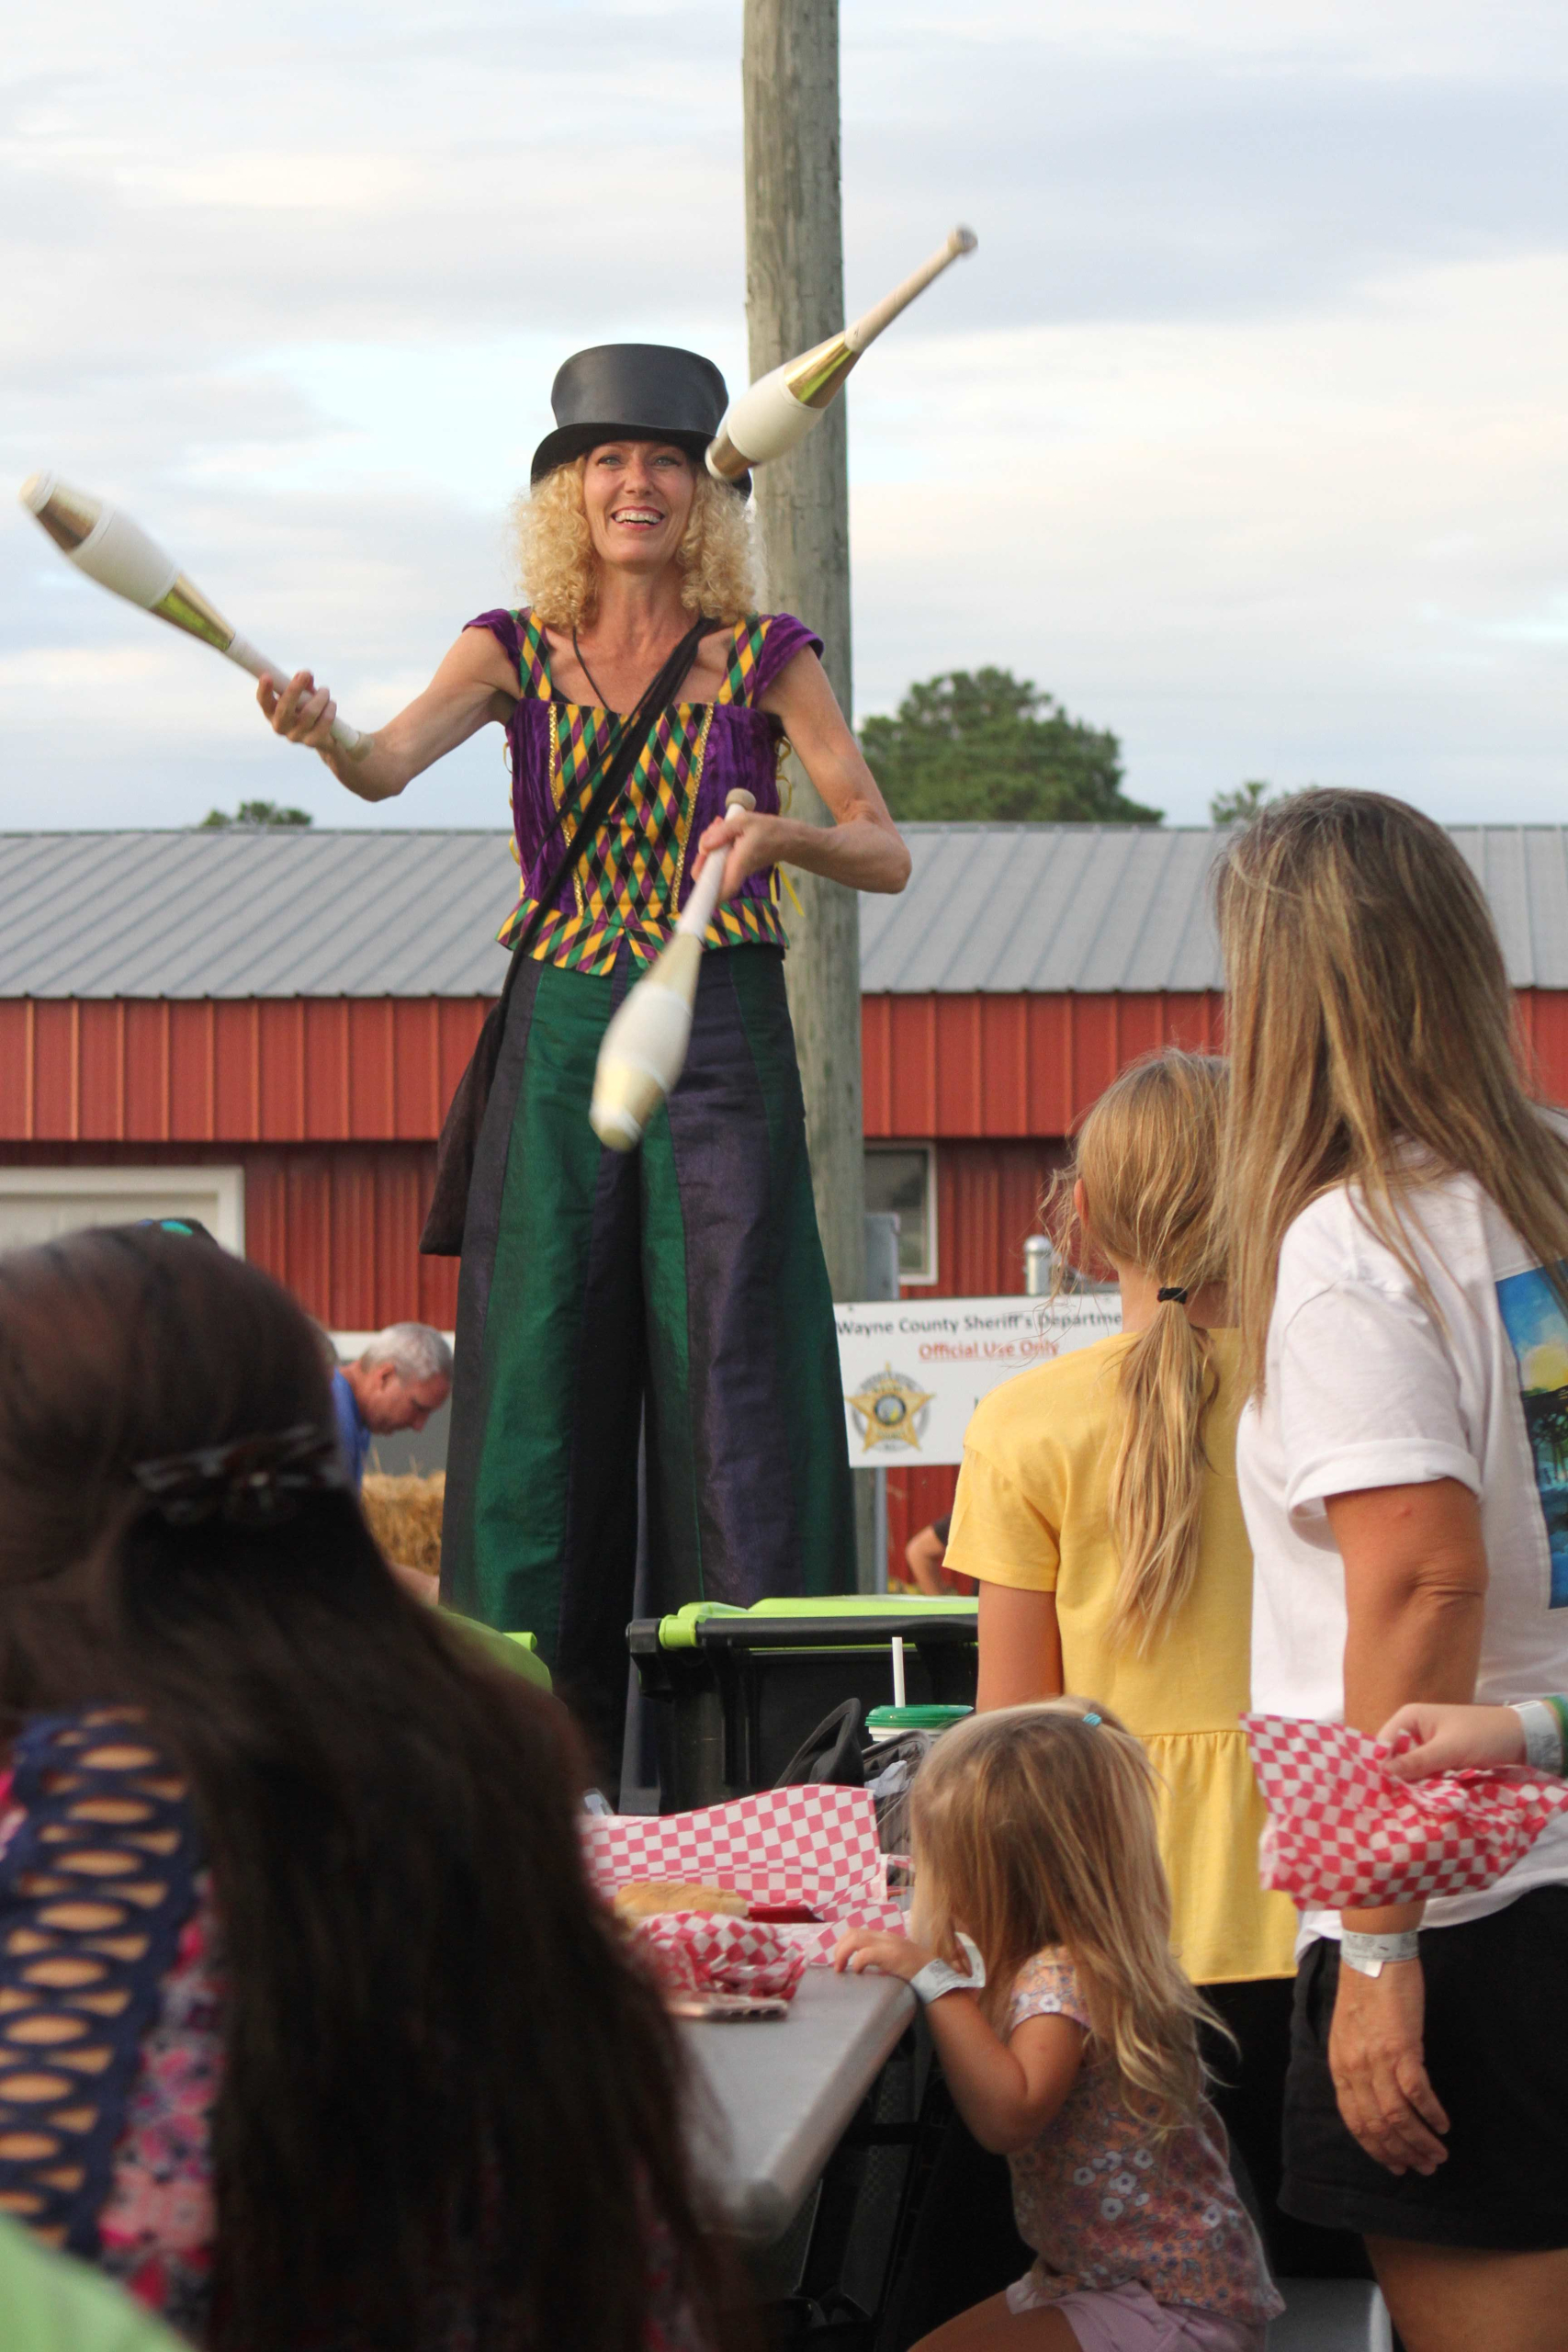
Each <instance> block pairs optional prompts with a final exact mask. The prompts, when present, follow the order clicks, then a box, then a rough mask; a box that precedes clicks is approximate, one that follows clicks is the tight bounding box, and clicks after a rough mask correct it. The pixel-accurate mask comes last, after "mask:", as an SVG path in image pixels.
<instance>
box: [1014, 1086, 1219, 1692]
mask: <svg viewBox="0 0 1568 2352" xmlns="http://www.w3.org/2000/svg"><path fill="white" fill-rule="evenodd" d="M1225 1081H1226V1071H1225V1065H1224V1062H1223V1061H1221V1060H1220V1059H1219V1058H1218V1057H1217V1056H1215V1055H1213V1054H1185V1053H1180V1052H1179V1051H1178V1050H1177V1049H1176V1048H1175V1047H1174V1046H1172V1047H1169V1048H1168V1049H1167V1051H1165V1052H1164V1053H1160V1054H1151V1055H1150V1056H1149V1057H1148V1058H1147V1059H1146V1060H1144V1061H1141V1062H1134V1064H1133V1066H1132V1068H1131V1069H1126V1070H1123V1071H1122V1075H1121V1077H1120V1078H1118V1079H1117V1080H1115V1081H1114V1082H1113V1084H1111V1085H1110V1086H1108V1087H1107V1088H1106V1090H1105V1091H1104V1093H1103V1094H1102V1095H1100V1099H1099V1101H1098V1102H1097V1103H1095V1105H1094V1107H1093V1109H1092V1110H1091V1111H1090V1112H1089V1115H1088V1117H1087V1118H1086V1119H1085V1121H1084V1123H1083V1125H1082V1127H1081V1128H1080V1130H1079V1133H1078V1138H1077V1147H1076V1149H1075V1151H1074V1155H1073V1160H1072V1164H1071V1166H1070V1167H1069V1168H1067V1169H1066V1170H1064V1171H1063V1173H1062V1175H1060V1176H1059V1177H1058V1178H1057V1180H1056V1182H1055V1185H1054V1186H1053V1188H1052V1193H1051V1200H1050V1202H1049V1203H1048V1204H1047V1216H1048V1217H1051V1218H1052V1221H1053V1222H1054V1224H1055V1228H1056V1236H1057V1242H1058V1247H1057V1250H1056V1265H1057V1269H1058V1274H1057V1279H1058V1281H1060V1280H1061V1278H1062V1273H1063V1272H1064V1271H1065V1269H1066V1267H1067V1266H1068V1265H1069V1264H1070V1263H1072V1262H1073V1261H1076V1260H1077V1259H1078V1258H1079V1257H1080V1255H1081V1254H1082V1250H1083V1244H1084V1241H1085V1238H1086V1237H1085V1236H1084V1233H1083V1230H1082V1227H1081V1224H1080V1222H1079V1219H1078V1216H1077V1210H1076V1208H1075V1207H1074V1206H1073V1187H1074V1184H1075V1182H1077V1181H1078V1180H1081V1181H1082V1183H1083V1188H1084V1195H1085V1199H1086V1201H1087V1203H1088V1210H1089V1218H1088V1221H1089V1237H1088V1238H1089V1240H1090V1241H1091V1244H1092V1242H1099V1243H1100V1245H1101V1246H1102V1247H1103V1248H1104V1249H1106V1250H1110V1251H1111V1254H1112V1255H1113V1256H1115V1257H1117V1258H1120V1259H1121V1260H1122V1261H1123V1262H1124V1263H1128V1264H1131V1265H1134V1266H1141V1267H1142V1268H1143V1269H1144V1271H1145V1272H1146V1273H1147V1274H1149V1275H1150V1276H1152V1277H1153V1279H1154V1281H1155V1282H1156V1284H1157V1285H1158V1286H1159V1287H1160V1288H1161V1289H1175V1290H1182V1291H1186V1292H1187V1293H1189V1295H1190V1294H1192V1293H1194V1292H1197V1291H1199V1290H1201V1289H1202V1288H1203V1286H1204V1285H1205V1283H1219V1282H1223V1281H1224V1276H1225V1253H1224V1241H1223V1238H1222V1230H1221V1223H1220V1216H1219V1170H1220V1137H1221V1132H1222V1127H1223V1123H1224V1104H1225ZM1219 1385H1220V1375H1219V1368H1218V1366H1217V1365H1216V1363H1215V1362H1214V1357H1213V1348H1212V1346H1211V1344H1210V1340H1209V1334H1208V1332H1207V1331H1206V1330H1200V1329H1197V1328H1196V1326H1194V1325H1193V1324H1191V1323H1190V1322H1189V1321H1188V1319H1187V1310H1186V1307H1185V1306H1184V1305H1183V1303H1182V1302H1181V1301H1180V1300H1179V1299H1167V1300H1164V1301H1162V1302H1161V1303H1160V1305H1159V1306H1156V1309H1155V1315H1154V1320H1153V1322H1152V1323H1150V1324H1149V1326H1148V1328H1147V1329H1145V1330H1143V1331H1140V1332H1139V1333H1138V1335H1137V1337H1136V1339H1135V1340H1134V1341H1133V1344H1132V1346H1131V1347H1130V1348H1128V1349H1127V1350H1126V1351H1125V1353H1124V1354H1123V1355H1122V1360H1121V1363H1120V1365H1119V1367H1118V1379H1117V1397H1116V1417H1115V1428H1114V1431H1113V1439H1112V1442H1113V1444H1114V1449H1115V1450H1114V1453H1113V1456H1112V1460H1111V1494H1110V1506H1111V1540H1112V1542H1113V1543H1114V1544H1115V1546H1116V1554H1117V1558H1118V1561H1119V1563H1120V1574H1119V1575H1118V1577H1117V1581H1116V1602H1115V1610H1114V1613H1113V1615H1112V1618H1111V1639H1112V1640H1113V1641H1115V1642H1118V1643H1123V1644H1125V1645H1128V1646H1129V1647H1131V1648H1134V1649H1136V1650H1147V1649H1148V1648H1149V1647H1150V1646H1151V1645H1152V1644H1153V1642H1154V1640H1155V1637H1156V1634H1158V1633H1159V1631H1160V1629H1161V1628H1162V1627H1163V1626H1164V1625H1166V1624H1168V1623H1169V1621H1170V1619H1171V1618H1172V1617H1173V1616H1174V1615H1175V1613H1176V1611H1178V1610H1179V1608H1180V1607H1181V1605H1182V1603H1183V1601H1184V1600H1186V1599H1187V1597H1188V1595H1189V1594H1190V1591H1191V1589H1192V1583H1193V1579H1194V1577H1196V1576H1197V1573H1198V1547H1199V1538H1200V1534H1201V1521H1202V1512H1203V1474H1204V1471H1205V1470H1206V1469H1207V1467H1208V1454H1207V1452H1206V1450H1205V1446H1204V1437H1203V1429H1204V1422H1205V1420H1206V1419H1207V1416H1208V1411H1209V1408H1210V1406H1211V1405H1212V1404H1213V1401H1214V1398H1215V1397H1216V1396H1217V1394H1218V1393H1219Z"/></svg>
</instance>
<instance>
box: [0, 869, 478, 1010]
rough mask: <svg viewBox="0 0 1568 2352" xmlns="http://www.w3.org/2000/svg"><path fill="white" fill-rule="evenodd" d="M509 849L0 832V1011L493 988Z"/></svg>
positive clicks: (473, 991) (472, 992)
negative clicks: (36, 1000)
mask: <svg viewBox="0 0 1568 2352" xmlns="http://www.w3.org/2000/svg"><path fill="white" fill-rule="evenodd" d="M516 897H517V868H516V866H515V865H513V862H512V857H511V853H510V848H509V836H508V835H507V834H505V833H502V832H490V831H485V832H458V831H424V830H414V829H412V828H408V829H400V830H399V831H384V832H380V831H367V830H362V831H341V832H336V831H328V830H327V829H326V828H324V827H323V828H321V829H317V828H316V827H314V826H310V827H305V826H300V827H299V828H293V827H277V828H274V829H268V830H263V831H247V830H245V829H243V828H232V829H230V830H228V831H212V832H204V831H201V830H200V829H197V830H196V831H187V832H165V833H155V832H121V833H85V832H84V833H5V834H0V997H19V996H36V997H54V998H62V997H121V996H123V997H164V996H167V997H177V998H185V999H187V1000H188V999H195V998H202V997H220V998H230V999H234V998H247V997H285V998H291V997H296V996H307V997H311V996H315V997H328V996H368V997H379V996H471V995H479V994H482V993H483V992H484V991H485V990H486V989H489V990H491V991H494V990H497V989H499V988H500V986H501V982H502V978H503V976H504V974H505V970H506V956H505V953H504V951H503V950H502V948H500V947H498V946H497V945H496V944H495V933H496V932H497V930H498V929H499V928H500V926H501V923H502V921H503V920H504V918H505V916H506V913H507V911H508V910H509V908H510V907H511V906H512V905H513V903H514V902H515V899H516Z"/></svg>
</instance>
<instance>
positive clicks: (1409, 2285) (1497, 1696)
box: [1217, 792, 1568, 2352]
mask: <svg viewBox="0 0 1568 2352" xmlns="http://www.w3.org/2000/svg"><path fill="white" fill-rule="evenodd" d="M1217 904H1218V912H1219V921H1220V930H1221V935H1222V940H1223V944H1224V956H1225V967H1226V978H1227V985H1228V989H1229V1019H1230V1039H1231V1057H1232V1080H1231V1102H1230V1120H1229V1131H1228V1139H1227V1157H1226V1170H1225V1186H1226V1197H1227V1199H1228V1201H1229V1202H1230V1204H1232V1207H1231V1215H1232V1219H1233V1240H1232V1256H1231V1264H1232V1280H1233V1291H1232V1296H1233V1299H1234V1301H1235V1309H1236V1320H1237V1322H1238V1324H1239V1325H1240V1328H1241V1331H1242V1343H1243V1353H1244V1379H1245V1380H1246V1382H1247V1385H1248V1387H1249V1390H1250V1394H1251V1402H1250V1403H1249V1405H1248V1406H1247V1410H1246V1411H1245V1412H1244V1414H1243V1417H1242V1421H1241V1427H1240V1432H1239V1436H1238V1441H1237V1449H1236V1453H1237V1465H1236V1466H1237V1475H1238V1477H1239V1481H1240V1486H1241V1495H1242V1503H1243V1508H1244V1510H1245V1512H1246V1517H1247V1532H1248V1534H1249V1536H1250V1538H1251V1543H1252V1550H1253V1555H1254V1561H1255V1576H1256V1586H1255V1594H1254V1610H1253V1657H1252V1695H1253V1704H1254V1705H1255V1706H1256V1707H1258V1709H1259V1710H1261V1711H1264V1712H1267V1713H1274V1714H1284V1715H1303V1716H1313V1717H1316V1718H1318V1719H1321V1720H1325V1721H1339V1720H1346V1721H1348V1722H1350V1723H1352V1724H1357V1725H1358V1726H1359V1727H1360V1728H1361V1729H1363V1730H1365V1731H1368V1732H1371V1733H1374V1734H1375V1733H1376V1732H1378V1731H1379V1730H1380V1729H1381V1728H1382V1725H1383V1724H1385V1723H1387V1722H1388V1720H1389V1718H1390V1717H1391V1716H1392V1715H1393V1713H1395V1711H1396V1710H1397V1709H1398V1708H1400V1707H1402V1706H1405V1705H1408V1704H1410V1703H1412V1702H1468V1701H1471V1700H1472V1699H1480V1700H1483V1701H1485V1702H1491V1703H1493V1704H1498V1703H1506V1702H1512V1701H1519V1700H1529V1699H1535V1698H1539V1697H1541V1696H1543V1695H1544V1694H1546V1693H1548V1692H1551V1691H1562V1689H1563V1687H1564V1685H1565V1683H1568V1281H1565V1279H1564V1272H1563V1268H1564V1261H1568V1143H1565V1142H1564V1140H1563V1139H1562V1133H1561V1132H1560V1130H1559V1127H1558V1126H1557V1125H1555V1124H1554V1123H1553V1121H1552V1119H1551V1115H1550V1114H1547V1113H1545V1112H1543V1111H1542V1110H1540V1108H1539V1107H1538V1106H1537V1105H1536V1104H1535V1103H1533V1102H1532V1101H1531V1100H1530V1099H1529V1094H1528V1093H1527V1091H1526V1087H1525V1084H1524V1081H1523V1080H1522V1078H1521V1075H1520V1071H1519V1068H1518V1064H1517V1059H1516V1049H1515V1042H1514V1039H1515V1033H1514V1027H1513V1005H1512V999H1511V996H1510V992H1509V988H1508V983H1507V978H1506V973H1505V970H1504V966H1503V958H1502V954H1501V950H1500V949H1499V946H1498V944H1497V939H1496V935H1495V932H1494V930H1493V927H1492V922H1491V919H1490V916H1489V914H1488V912H1487V909H1486V905H1485V901H1484V899H1483V897H1482V894H1481V891H1480V889H1479V888H1478V886H1477V884H1476V882H1475V880H1474V878H1473V876H1472V874H1471V872H1470V869H1469V867H1468V866H1467V865H1466V864H1465V862H1464V859H1463V858H1462V857H1461V854H1460V852H1459V851H1458V849H1457V848H1456V847H1455V846H1454V844H1453V842H1451V841H1450V838H1449V836H1448V835H1447V834H1446V833H1445V832H1443V831H1442V830H1441V829H1440V828H1439V827H1438V826H1437V825H1434V824H1433V823H1431V822H1430V821H1429V820H1427V818H1425V817H1422V816H1420V815H1419V814H1418V813H1417V812H1416V810H1415V809H1409V808H1407V807H1405V806H1404V804H1403V803H1402V802H1399V801H1395V800H1389V799H1385V798H1383V797H1382V796H1380V795H1376V794H1372V793H1357V792H1307V793H1303V794H1301V795H1299V796H1297V797H1295V798H1293V799H1290V800H1286V801H1282V802H1280V803H1278V804H1277V805H1276V806H1275V807H1273V808H1271V809H1267V810H1266V811H1265V812H1264V813H1263V815H1262V816H1261V817H1260V818H1258V820H1256V821H1255V822H1254V823H1253V824H1252V825H1250V826H1249V827H1248V828H1247V830H1246V831H1243V832H1241V833H1239V834H1237V835H1236V836H1235V839H1234V840H1233V842H1232V843H1231V845H1230V849H1229V851H1228V854H1227V855H1226V858H1225V861H1224V865H1223V866H1222V868H1221V870H1220V876H1219V885H1218V892H1217ZM1548 1270H1550V1271H1548ZM1418 1927H1419V1928H1421V1930H1422V1932H1421V1934H1420V1938H1419V1943H1417V1940H1416V1933H1415V1930H1416V1928H1418ZM1565 1989H1568V1826H1564V1825H1563V1824H1562V1823H1561V1821H1559V1822H1558V1823H1555V1824H1553V1826H1551V1827H1549V1828H1548V1829H1547V1830H1545V1831H1543V1833H1542V1835H1541V1836H1540V1838H1539V1839H1538V1840H1537V1842H1536V1844H1535V1846H1534V1847H1533V1848H1532V1849H1531V1850H1530V1852H1529V1854H1528V1855H1527V1856H1526V1857H1525V1858H1524V1860H1522V1861H1521V1862H1519V1863H1518V1864H1517V1865H1516V1867H1515V1868H1514V1869H1513V1870H1512V1871H1509V1872H1508V1874H1507V1876H1506V1878H1504V1879H1502V1880H1500V1881H1499V1882H1498V1883H1497V1884H1496V1885H1495V1886H1493V1887H1490V1888H1488V1889H1487V1890H1485V1892H1484V1893H1482V1894H1473V1895H1469V1896H1464V1897H1461V1898H1457V1899H1450V1900H1447V1901H1441V1902H1433V1903H1431V1904H1429V1905H1427V1906H1426V1912H1425V1917H1423V1915H1422V1906H1421V1905H1418V1904H1416V1905H1404V1906H1402V1907H1399V1908H1397V1909H1387V1910H1383V1911H1380V1912H1359V1913H1357V1912H1347V1913H1346V1914H1345V1915H1344V1917H1343V1918H1341V1917H1340V1916H1339V1915H1337V1914H1324V1913H1318V1914H1313V1913H1309V1914H1308V1915H1307V1917H1305V1919H1304V1920H1303V1928H1302V1941H1301V1945H1300V1948H1299V1973H1298V1978H1297V1986H1296V2010H1295V2020H1294V2035H1293V2046H1292V2069H1291V2078H1290V2086H1289V2090H1288V2093H1287V2100H1286V2120H1285V2183H1284V2188H1283V2190H1282V2192H1281V2197H1280V2202H1281V2203H1282V2204H1283V2205H1284V2207H1285V2208H1286V2210H1287V2211H1291V2212H1293V2213H1295V2214H1296V2215H1297V2216H1298V2218H1300V2219H1301V2220H1303V2221H1312V2222H1326V2223H1331V2224H1337V2225H1338V2226H1341V2227H1346V2228H1350V2229H1357V2230H1359V2231H1361V2232H1362V2233H1363V2234H1364V2235H1365V2236H1366V2238H1367V2240H1368V2245H1369V2250H1370V2252H1371V2257H1372V2260H1373V2263H1374V2265H1375V2267H1376V2269H1377V2272H1378V2276H1379V2278H1380V2279H1381V2280H1382V2285H1383V2289H1384V2291H1385V2293H1386V2295H1387V2298H1388V2301H1389V2303H1390V2305H1391V2307H1392V2309H1393V2316H1394V2320H1395V2324H1396V2325H1397V2326H1398V2328H1399V2331H1400V2334H1401V2335H1402V2336H1403V2338H1404V2343H1405V2345H1406V2346H1407V2347H1408V2352H1474V2347H1476V2346H1482V2345H1484V2346H1487V2347H1488V2352H1548V2347H1551V2352H1562V2346H1563V2345H1564V2344H1565V2343H1568V2319H1565V2317H1564V2313H1565V2312H1568V2033H1565V2032H1564V2030H1563V2025H1562V2002H1563V1996H1564V1991H1565Z"/></svg>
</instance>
